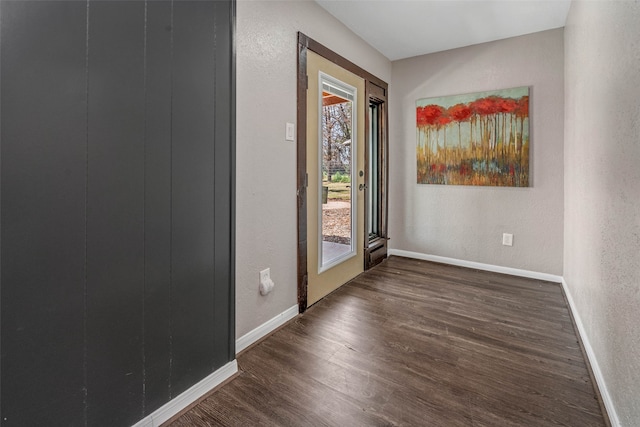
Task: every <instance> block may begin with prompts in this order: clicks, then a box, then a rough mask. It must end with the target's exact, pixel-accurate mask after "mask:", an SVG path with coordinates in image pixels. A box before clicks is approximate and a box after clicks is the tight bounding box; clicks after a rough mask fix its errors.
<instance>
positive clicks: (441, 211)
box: [389, 29, 564, 275]
mask: <svg viewBox="0 0 640 427" xmlns="http://www.w3.org/2000/svg"><path fill="white" fill-rule="evenodd" d="M563 56H564V53H563V32H562V29H558V30H551V31H545V32H541V33H536V34H531V35H526V36H522V37H516V38H511V39H507V40H501V41H496V42H491V43H484V44H480V45H475V46H470V47H465V48H461V49H455V50H450V51H446V52H440V53H434V54H429V55H424V56H419V57H415V58H409V59H405V60H400V61H395V62H393V68H392V82H391V85H390V88H389V97H390V131H391V136H390V150H389V151H390V154H389V156H390V190H389V197H390V213H389V218H390V224H389V235H390V237H391V240H390V242H389V244H390V247H391V248H393V249H401V250H407V251H414V252H419V253H424V254H429V255H438V256H444V257H450V258H457V259H461V260H467V261H474V262H480V263H486V264H492V265H498V266H503V267H511V268H518V269H524V270H530V271H535V272H539V273H548V274H555V275H560V274H562V256H563V252H562V250H563V103H564V99H563V85H564V82H563V67H564V65H563ZM517 86H530V99H531V113H530V122H531V149H530V150H531V151H530V153H531V154H530V156H531V164H530V167H531V170H532V172H531V185H532V186H531V187H530V188H505V187H471V186H453V185H448V186H444V185H418V184H416V157H415V146H416V123H415V120H416V119H415V102H416V100H417V99H420V98H430V97H436V96H443V95H456V94H464V93H472V92H481V91H487V90H494V89H504V88H510V87H517ZM503 232H507V233H513V235H514V238H513V239H514V240H513V247H507V246H502V233H503Z"/></svg>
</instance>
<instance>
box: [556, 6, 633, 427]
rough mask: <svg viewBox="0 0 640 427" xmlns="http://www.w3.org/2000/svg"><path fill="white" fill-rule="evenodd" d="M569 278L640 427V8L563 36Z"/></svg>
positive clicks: (580, 25)
mask: <svg viewBox="0 0 640 427" xmlns="http://www.w3.org/2000/svg"><path fill="white" fill-rule="evenodd" d="M565 53H566V59H565V64H566V65H565V82H566V86H565V117H566V125H565V155H564V159H565V180H564V183H565V249H564V278H565V281H566V282H567V286H568V287H569V290H570V293H571V295H572V296H573V299H574V302H575V305H576V306H577V311H578V313H579V315H580V317H581V319H582V323H583V326H584V328H585V331H586V334H587V336H588V340H589V342H590V343H591V347H592V349H593V351H594V354H595V356H596V359H597V362H598V365H599V368H600V371H601V372H602V374H603V377H604V379H605V382H606V386H607V389H608V391H609V394H610V396H611V398H612V401H613V403H614V406H615V408H616V412H617V413H618V416H619V418H620V422H621V424H622V425H624V426H637V425H638V423H640V3H638V2H637V1H636V2H633V1H617V2H582V1H574V2H573V4H572V5H571V9H570V12H569V18H568V20H567V25H566V28H565Z"/></svg>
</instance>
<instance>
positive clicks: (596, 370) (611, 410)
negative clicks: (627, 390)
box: [562, 278, 621, 427]
mask: <svg viewBox="0 0 640 427" xmlns="http://www.w3.org/2000/svg"><path fill="white" fill-rule="evenodd" d="M562 288H563V289H564V294H565V295H566V296H567V301H569V309H570V310H571V314H573V319H574V320H575V322H576V326H577V328H578V333H579V334H580V339H581V340H582V345H583V346H584V350H585V352H586V353H587V358H588V359H589V363H590V364H591V370H592V371H593V376H594V377H595V378H596V383H597V385H598V390H599V391H600V396H601V397H602V401H603V402H604V406H605V408H607V413H608V415H609V421H611V426H612V427H620V426H621V424H620V419H619V418H618V413H617V412H616V408H615V407H614V406H613V401H612V400H611V395H610V394H609V390H608V389H607V384H606V383H605V381H604V376H603V375H602V371H601V370H600V365H598V359H596V355H595V353H594V352H593V347H591V343H590V342H589V338H588V336H587V331H586V330H585V329H584V325H583V324H582V319H580V315H579V314H578V310H577V309H576V306H575V303H574V302H573V297H572V296H571V292H570V291H569V286H567V282H566V281H565V280H564V278H563V279H562Z"/></svg>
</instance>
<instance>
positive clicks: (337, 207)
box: [318, 73, 357, 272]
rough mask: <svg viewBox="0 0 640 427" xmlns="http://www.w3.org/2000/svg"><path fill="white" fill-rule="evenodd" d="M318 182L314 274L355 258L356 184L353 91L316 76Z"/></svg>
mask: <svg viewBox="0 0 640 427" xmlns="http://www.w3.org/2000/svg"><path fill="white" fill-rule="evenodd" d="M319 83H320V84H319V89H320V97H319V98H320V103H321V105H320V106H319V108H318V110H319V111H318V113H319V116H320V117H319V120H318V123H320V124H321V126H320V127H319V133H320V134H319V136H318V140H319V141H322V144H318V145H319V150H320V152H319V153H318V160H319V165H318V166H319V168H318V169H319V171H320V176H319V177H318V178H319V179H318V182H319V184H320V186H321V188H319V192H318V193H319V195H320V197H321V200H320V202H319V204H318V206H320V207H321V208H320V215H319V218H318V219H319V221H318V222H319V224H320V226H319V227H318V228H319V230H318V233H319V236H318V237H319V238H318V241H319V243H320V247H319V248H318V249H319V250H318V254H319V260H318V272H322V271H325V270H327V269H329V268H331V267H333V266H335V265H338V264H339V263H341V262H342V261H344V260H346V259H348V258H351V257H352V256H355V255H356V249H355V240H356V238H355V236H356V234H355V233H356V230H355V221H354V220H353V219H354V218H356V217H357V213H356V209H357V203H355V201H356V200H357V197H356V194H355V192H356V191H357V188H356V186H355V185H352V183H356V182H357V178H356V176H355V166H354V163H355V162H354V161H353V156H352V153H354V152H356V146H355V145H356V136H355V132H356V129H357V125H356V122H355V120H356V116H357V115H356V114H354V111H356V107H355V102H356V89H355V88H354V87H352V86H350V85H348V84H346V83H344V82H341V81H339V80H337V79H335V78H333V77H331V76H329V75H327V74H324V73H321V74H320V81H319Z"/></svg>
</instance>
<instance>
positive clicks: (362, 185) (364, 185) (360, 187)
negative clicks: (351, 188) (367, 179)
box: [358, 184, 367, 191]
mask: <svg viewBox="0 0 640 427" xmlns="http://www.w3.org/2000/svg"><path fill="white" fill-rule="evenodd" d="M366 188H367V184H360V185H358V190H360V191H362V190H364V189H366Z"/></svg>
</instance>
